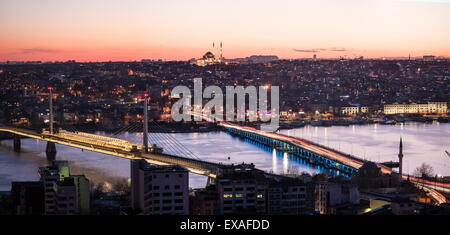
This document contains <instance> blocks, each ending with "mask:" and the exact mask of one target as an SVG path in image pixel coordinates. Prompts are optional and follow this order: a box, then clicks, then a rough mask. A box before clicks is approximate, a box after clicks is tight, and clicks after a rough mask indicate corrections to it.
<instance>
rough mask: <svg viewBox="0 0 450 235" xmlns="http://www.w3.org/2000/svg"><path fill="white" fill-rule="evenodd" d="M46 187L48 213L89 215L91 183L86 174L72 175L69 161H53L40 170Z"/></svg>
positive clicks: (45, 202) (45, 196)
mask: <svg viewBox="0 0 450 235" xmlns="http://www.w3.org/2000/svg"><path fill="white" fill-rule="evenodd" d="M38 173H39V175H40V180H41V182H42V183H43V187H44V205H45V214H47V215H75V214H82V215H88V214H89V213H90V183H89V180H88V179H87V178H86V177H85V176H84V175H70V169H69V165H68V162H67V161H53V163H52V165H51V166H48V167H41V168H39V171H38Z"/></svg>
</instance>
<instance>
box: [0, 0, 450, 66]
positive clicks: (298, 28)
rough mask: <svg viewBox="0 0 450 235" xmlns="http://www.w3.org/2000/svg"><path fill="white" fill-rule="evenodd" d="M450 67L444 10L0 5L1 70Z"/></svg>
mask: <svg viewBox="0 0 450 235" xmlns="http://www.w3.org/2000/svg"><path fill="white" fill-rule="evenodd" d="M213 41H215V42H216V46H217V45H219V43H220V41H223V46H224V56H225V57H226V58H236V57H245V56H249V55H253V54H257V55H277V56H279V57H281V58H305V57H308V58H310V57H312V56H313V54H317V56H318V57H319V58H337V57H340V56H347V57H349V58H353V57H356V56H364V57H377V58H379V57H407V56H408V54H411V56H413V57H415V56H423V55H425V54H432V55H435V56H446V57H450V0H307V1H306V0H305V1H304V0H226V1H225V0H221V1H214V0H190V1H188V0H0V61H8V60H41V61H54V60H63V61H64V60H70V59H74V60H77V61H110V60H111V61H118V60H121V61H128V60H141V59H164V60H187V59H190V58H193V57H195V58H198V57H201V56H202V55H203V54H204V53H205V52H206V51H208V50H212V43H213Z"/></svg>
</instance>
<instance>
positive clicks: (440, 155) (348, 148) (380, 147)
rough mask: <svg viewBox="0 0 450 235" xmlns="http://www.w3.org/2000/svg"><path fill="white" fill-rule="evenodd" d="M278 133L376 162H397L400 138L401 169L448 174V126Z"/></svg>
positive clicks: (372, 126) (415, 124) (429, 125)
mask: <svg viewBox="0 0 450 235" xmlns="http://www.w3.org/2000/svg"><path fill="white" fill-rule="evenodd" d="M281 133H283V134H287V135H291V136H297V137H301V138H305V139H308V140H311V141H314V142H316V143H321V144H323V145H326V146H328V147H331V148H334V149H337V150H341V151H343V152H345V153H350V154H353V155H355V156H358V157H360V158H364V159H366V160H371V161H376V162H386V161H398V149H399V141H400V136H401V137H402V139H403V155H404V157H403V165H404V167H403V169H404V171H405V172H407V173H409V174H412V173H413V172H414V169H415V168H416V167H418V166H420V165H421V164H422V163H427V164H429V165H431V166H432V167H433V169H434V173H435V174H438V175H446V176H449V175H450V157H449V156H447V155H446V154H445V152H444V151H445V150H448V151H450V124H449V123H436V124H425V123H406V124H401V125H379V124H373V125H362V126H333V127H312V126H306V127H304V128H300V129H292V130H282V131H281Z"/></svg>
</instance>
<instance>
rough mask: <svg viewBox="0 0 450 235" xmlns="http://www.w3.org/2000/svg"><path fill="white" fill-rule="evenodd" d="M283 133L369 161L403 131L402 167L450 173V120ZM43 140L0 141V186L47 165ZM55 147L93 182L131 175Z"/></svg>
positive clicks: (284, 164)
mask: <svg viewBox="0 0 450 235" xmlns="http://www.w3.org/2000/svg"><path fill="white" fill-rule="evenodd" d="M281 133H283V134H288V135H292V136H298V137H302V138H305V139H309V140H312V141H315V142H318V143H321V144H323V145H327V146H329V147H332V148H335V149H340V150H341V151H344V152H347V153H353V154H354V155H356V156H359V157H361V158H366V159H370V160H373V161H390V160H393V161H395V160H397V154H398V142H399V138H400V135H401V136H402V137H403V150H404V151H403V153H404V165H405V167H404V168H405V171H407V172H409V173H412V172H413V171H414V169H415V167H417V166H419V165H420V164H422V163H423V162H426V163H428V164H430V165H431V166H433V168H434V170H435V173H437V174H440V175H450V167H449V166H450V157H448V156H446V155H445V153H444V150H445V149H448V150H450V142H449V141H450V124H433V125H431V124H421V123H411V124H406V125H396V126H388V125H365V126H350V127H340V126H333V127H311V126H306V127H304V128H298V129H292V130H282V131H281ZM98 134H105V133H101V132H99V133H98ZM167 135H169V134H167ZM170 135H171V137H173V138H175V139H176V140H177V141H178V142H180V143H182V144H183V145H184V146H186V147H188V148H189V150H191V151H192V152H193V153H194V154H195V155H197V156H199V157H200V158H201V159H203V160H206V161H214V162H222V163H242V162H246V163H254V164H255V165H256V167H257V168H260V169H263V170H266V171H271V172H275V173H288V172H294V173H299V172H308V173H316V172H320V171H323V170H324V169H322V168H320V167H311V166H309V165H307V164H306V163H305V162H303V161H301V160H299V159H297V158H294V157H291V156H288V155H287V154H283V153H279V152H275V151H274V150H273V149H271V148H268V147H265V146H261V145H258V144H255V143H251V142H249V141H243V140H241V139H239V138H236V137H232V136H230V135H229V134H227V133H223V132H210V133H177V134H170ZM118 137H119V138H123V139H128V140H130V141H132V142H135V143H140V140H141V139H142V133H125V134H122V135H119V136H118ZM163 137H164V138H163ZM156 139H158V143H160V144H162V145H163V146H165V147H166V148H165V149H166V150H167V151H168V152H176V151H175V149H170V148H168V147H167V143H169V142H171V141H169V139H168V138H167V136H162V135H161V134H152V135H151V137H150V140H156ZM45 145H46V143H45V142H44V141H39V140H34V139H22V152H21V153H15V152H14V151H13V149H12V140H3V141H1V142H0V191H6V190H10V184H11V181H29V180H37V179H38V175H37V168H38V167H40V166H45V165H46V164H47V162H46V160H45V152H44V151H45ZM56 148H57V151H58V153H57V159H59V160H68V161H69V162H70V167H71V171H72V173H74V174H85V175H86V176H87V177H88V178H89V179H91V181H94V182H103V181H106V182H110V183H111V182H114V181H115V180H117V179H121V178H129V176H130V172H129V170H130V164H129V160H127V159H122V158H119V157H114V156H108V155H104V154H100V153H94V152H89V151H81V150H80V149H75V148H71V147H66V146H63V145H58V144H57V146H56ZM228 157H230V159H228ZM189 184H190V187H193V188H199V187H204V186H205V184H206V178H205V177H203V176H198V175H194V174H190V182H189Z"/></svg>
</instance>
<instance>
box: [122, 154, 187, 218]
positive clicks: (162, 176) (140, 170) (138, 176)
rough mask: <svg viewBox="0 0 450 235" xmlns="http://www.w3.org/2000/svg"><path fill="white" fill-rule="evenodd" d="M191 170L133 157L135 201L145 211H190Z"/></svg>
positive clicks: (132, 192) (139, 208)
mask: <svg viewBox="0 0 450 235" xmlns="http://www.w3.org/2000/svg"><path fill="white" fill-rule="evenodd" d="M188 173H189V171H188V170H187V169H186V168H184V167H181V166H178V165H171V166H156V165H151V164H149V163H147V162H146V161H145V160H131V205H132V208H133V209H135V210H139V211H140V214H143V215H154V214H172V215H186V214H188V213H189V174H188Z"/></svg>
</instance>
